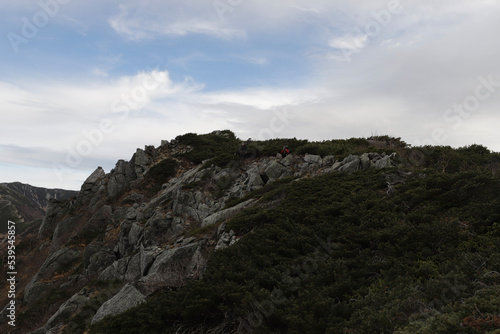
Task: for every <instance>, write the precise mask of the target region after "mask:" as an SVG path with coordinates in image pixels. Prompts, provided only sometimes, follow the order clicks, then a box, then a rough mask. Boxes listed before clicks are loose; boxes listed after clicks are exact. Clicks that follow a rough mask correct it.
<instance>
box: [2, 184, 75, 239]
mask: <svg viewBox="0 0 500 334" xmlns="http://www.w3.org/2000/svg"><path fill="white" fill-rule="evenodd" d="M77 193H78V192H76V191H68V190H62V189H45V188H40V187H34V186H31V185H29V184H23V183H20V182H14V183H0V219H1V224H0V233H5V232H6V231H7V226H6V223H5V222H6V221H8V220H11V221H14V222H16V223H22V222H31V221H34V220H37V219H41V218H43V216H44V215H45V211H46V209H47V206H48V203H49V201H50V200H67V199H68V198H70V197H72V196H75V195H76V194H77Z"/></svg>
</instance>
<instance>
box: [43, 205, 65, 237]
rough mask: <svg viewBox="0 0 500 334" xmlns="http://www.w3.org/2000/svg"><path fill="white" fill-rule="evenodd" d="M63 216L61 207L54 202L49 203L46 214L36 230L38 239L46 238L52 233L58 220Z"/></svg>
mask: <svg viewBox="0 0 500 334" xmlns="http://www.w3.org/2000/svg"><path fill="white" fill-rule="evenodd" d="M63 215H64V211H63V205H62V204H61V203H59V202H56V201H51V202H49V206H48V208H47V213H46V214H45V217H44V218H43V221H42V224H41V225H40V228H39V229H38V238H39V239H44V238H48V237H49V236H51V235H52V234H53V233H54V229H55V227H56V226H57V223H58V221H59V219H60V218H61V217H62V216H63Z"/></svg>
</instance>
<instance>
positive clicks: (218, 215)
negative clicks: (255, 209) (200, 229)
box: [201, 199, 257, 226]
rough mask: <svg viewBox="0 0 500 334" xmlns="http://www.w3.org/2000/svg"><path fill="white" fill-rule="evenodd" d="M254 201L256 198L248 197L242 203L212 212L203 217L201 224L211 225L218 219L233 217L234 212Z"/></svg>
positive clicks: (236, 212) (241, 209)
mask: <svg viewBox="0 0 500 334" xmlns="http://www.w3.org/2000/svg"><path fill="white" fill-rule="evenodd" d="M256 201H257V200H255V199H249V200H248V201H245V202H243V203H240V204H238V205H235V206H233V207H232V208H227V209H225V210H221V211H218V212H216V213H214V214H213V215H211V216H208V217H207V218H205V219H203V222H202V223H201V226H207V225H212V224H215V223H217V222H219V221H224V220H227V219H230V218H232V217H234V216H235V215H236V214H238V213H240V212H241V211H243V210H244V209H246V208H248V207H250V206H251V205H252V204H254V203H255V202H256Z"/></svg>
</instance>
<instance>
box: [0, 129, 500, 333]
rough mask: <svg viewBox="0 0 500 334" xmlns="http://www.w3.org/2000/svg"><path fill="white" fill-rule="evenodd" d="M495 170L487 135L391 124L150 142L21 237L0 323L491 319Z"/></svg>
mask: <svg viewBox="0 0 500 334" xmlns="http://www.w3.org/2000/svg"><path fill="white" fill-rule="evenodd" d="M284 145H287V146H288V147H289V148H290V151H291V154H289V155H288V156H286V157H282V156H281V155H279V154H277V152H280V151H281V148H282V147H283V146H284ZM499 171H500V154H498V153H494V152H490V151H489V150H488V149H487V148H485V147H483V146H481V145H477V144H473V145H470V146H467V147H462V148H458V149H454V148H451V147H442V146H435V147H431V146H426V147H411V146H409V145H407V144H406V143H405V142H404V141H402V140H401V139H400V138H393V137H388V136H379V137H376V138H368V139H366V138H351V139H346V140H330V141H323V142H309V141H307V140H298V139H296V138H288V139H273V140H267V141H250V142H247V143H246V147H245V148H242V146H241V141H240V140H239V139H238V138H236V137H235V135H234V134H233V133H232V132H230V131H227V130H226V131H216V132H213V133H210V134H204V135H197V134H192V133H189V134H186V135H183V136H178V137H177V138H176V139H174V140H172V141H164V142H162V145H161V146H159V147H153V146H146V147H145V148H144V149H137V151H136V153H135V154H134V155H133V156H132V158H131V159H130V160H129V161H125V160H120V161H118V162H117V164H116V166H115V168H114V169H113V170H111V171H110V172H109V173H105V172H104V170H103V169H102V168H100V167H99V168H97V169H96V170H95V171H94V172H93V173H92V174H91V175H90V176H89V177H88V178H87V180H86V181H85V182H84V184H83V185H82V187H81V190H80V192H79V193H78V195H77V196H76V197H74V198H71V199H69V200H67V201H51V202H50V203H49V206H48V209H47V213H46V214H45V216H44V218H43V220H42V222H41V223H40V224H39V228H38V230H36V231H32V232H30V233H28V234H25V235H23V237H22V240H18V242H17V244H16V261H17V264H18V265H17V267H16V268H15V269H16V270H17V275H16V277H15V280H16V281H15V289H16V298H15V299H12V298H11V299H10V300H9V299H8V298H10V297H8V295H9V294H8V289H11V288H12V284H13V283H11V284H10V285H9V287H7V286H5V287H3V288H1V291H0V303H1V305H6V306H5V308H4V309H3V310H2V312H1V313H0V330H1V331H2V332H5V333H7V332H10V333H35V334H39V333H431V332H432V333H488V332H491V333H493V332H495V331H498V330H499V329H500V314H499V311H498V310H500V290H499V286H498V283H499V282H500V275H499V272H500V257H499V256H498V254H499V250H500V249H499V248H500V242H499V241H500V211H499V209H498V208H499V207H500V179H499V177H498V174H499ZM5 247H6V245H5V244H4V246H3V249H0V251H1V252H2V254H5V252H6V250H5ZM12 300H14V302H15V305H16V310H15V311H12V310H9V308H8V306H9V305H10V304H9V303H10V302H11V301H12ZM12 312H14V313H12ZM8 316H11V317H10V318H9V317H8ZM12 317H14V318H15V319H14V320H15V324H16V326H15V327H13V326H10V325H9V323H8V322H9V321H14V320H12ZM2 321H3V323H2Z"/></svg>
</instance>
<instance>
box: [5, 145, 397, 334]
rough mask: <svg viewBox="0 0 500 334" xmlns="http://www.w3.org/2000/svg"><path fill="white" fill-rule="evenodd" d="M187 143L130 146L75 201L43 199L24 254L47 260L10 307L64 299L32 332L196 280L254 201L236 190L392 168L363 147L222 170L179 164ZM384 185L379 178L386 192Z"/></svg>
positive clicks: (95, 316)
mask: <svg viewBox="0 0 500 334" xmlns="http://www.w3.org/2000/svg"><path fill="white" fill-rule="evenodd" d="M191 149H192V148H191V147H189V146H183V145H179V144H178V143H177V142H176V141H171V142H166V141H165V142H162V146H160V147H158V148H154V147H152V146H147V147H146V148H145V149H144V150H143V149H137V152H136V153H135V154H134V155H133V156H132V158H131V159H130V161H124V160H120V161H118V162H117V164H116V166H115V168H114V169H113V170H111V171H110V172H109V173H105V172H104V170H103V169H102V168H101V167H98V168H97V169H96V170H95V171H94V172H93V173H92V174H91V175H90V176H89V177H88V178H87V180H85V182H84V183H83V185H82V187H81V190H80V192H79V193H78V195H77V196H76V197H75V198H72V199H70V200H69V201H66V202H59V201H51V202H50V203H49V206H48V209H47V213H46V215H45V217H44V219H43V222H42V224H41V226H40V228H39V231H38V235H37V240H38V244H37V246H36V248H35V249H34V250H33V251H34V252H40V254H42V253H44V254H47V257H46V258H45V259H44V261H43V263H41V264H40V265H39V269H38V270H37V272H36V274H35V275H34V276H33V277H31V278H30V279H29V281H28V280H26V281H24V282H23V281H22V282H20V288H22V290H23V293H22V299H21V300H19V301H18V303H19V305H22V307H23V309H29V308H30V307H35V305H37V302H38V303H39V301H40V300H44V299H46V298H48V296H50V295H51V294H53V293H54V291H57V290H60V289H63V290H64V291H65V292H66V293H68V294H69V298H67V299H66V301H64V302H63V303H62V304H59V306H58V308H57V309H55V310H51V311H50V312H48V314H45V317H44V318H43V323H41V324H40V326H38V327H39V328H38V329H36V330H35V329H33V328H32V329H31V330H32V333H37V334H38V333H62V332H63V331H66V332H72V330H73V329H72V328H73V327H74V328H77V327H78V326H82V324H81V321H83V322H84V323H85V325H83V326H88V325H89V324H90V323H94V322H96V321H98V320H100V319H102V318H104V317H105V316H107V315H114V314H117V313H120V312H123V311H125V310H127V309H128V308H130V307H133V306H135V305H137V304H138V303H141V302H142V301H143V300H145V299H146V298H148V296H151V295H152V294H154V292H155V291H157V290H158V289H164V288H170V289H175V288H179V287H181V286H183V285H184V284H186V282H187V281H188V280H191V279H196V278H199V277H201V275H202V274H203V271H204V268H205V267H206V264H207V261H208V259H209V257H210V254H211V253H212V252H213V251H215V250H219V249H223V248H225V247H229V246H231V245H232V244H234V243H235V242H237V241H238V240H239V238H241V237H242V236H238V235H236V234H235V232H234V231H227V230H226V229H225V224H224V222H225V221H227V220H229V219H231V218H232V217H234V216H235V215H237V214H238V213H239V212H241V211H242V210H245V209H246V208H250V207H252V206H255V205H259V204H258V198H248V197H245V196H247V195H249V194H251V193H252V192H254V191H256V190H259V189H261V188H263V187H264V186H266V185H268V184H272V183H273V182H276V181H278V180H281V179H284V178H289V179H290V181H292V180H295V179H300V178H304V177H315V176H318V175H322V174H325V173H333V172H344V173H353V172H355V171H358V170H363V169H369V168H377V169H382V168H389V167H393V166H394V162H393V160H392V158H393V157H394V156H393V155H386V154H379V153H365V154H362V155H350V156H348V157H346V158H344V159H341V160H337V159H336V158H335V157H334V156H325V157H321V156H319V155H311V154H306V155H295V154H290V155H288V156H287V157H285V158H281V156H276V157H262V158H255V159H251V158H248V159H244V160H240V161H233V162H232V163H230V164H229V166H228V167H226V168H222V167H218V166H216V165H213V164H212V165H208V164H207V163H206V162H204V163H202V164H199V165H195V164H193V163H191V162H189V161H186V160H185V159H184V158H183V154H185V153H186V152H189V151H190V150H191ZM169 159H170V160H172V161H175V162H176V164H177V168H176V170H175V173H174V175H171V176H170V177H169V178H168V179H167V180H165V181H166V182H164V183H163V184H162V186H161V190H159V191H157V192H156V191H153V190H152V189H151V180H150V179H149V176H150V174H152V173H153V170H154V167H155V166H159V165H160V164H161V163H162V162H164V161H166V160H169ZM390 186H391V185H390V181H388V192H389V190H390V189H391V188H390ZM242 199H243V200H242ZM232 203H236V204H232ZM212 226H214V227H216V228H214V229H212V228H211V227H212ZM103 287H104V288H103ZM5 313H6V308H4V310H3V311H2V315H3V314H5ZM2 319H5V317H4V316H2ZM75 319H80V322H78V321H76V320H75ZM0 326H3V325H1V324H0ZM78 328H80V327H78Z"/></svg>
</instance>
